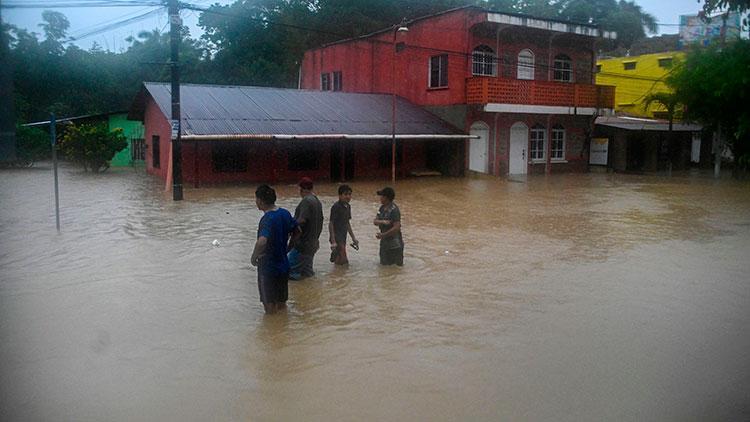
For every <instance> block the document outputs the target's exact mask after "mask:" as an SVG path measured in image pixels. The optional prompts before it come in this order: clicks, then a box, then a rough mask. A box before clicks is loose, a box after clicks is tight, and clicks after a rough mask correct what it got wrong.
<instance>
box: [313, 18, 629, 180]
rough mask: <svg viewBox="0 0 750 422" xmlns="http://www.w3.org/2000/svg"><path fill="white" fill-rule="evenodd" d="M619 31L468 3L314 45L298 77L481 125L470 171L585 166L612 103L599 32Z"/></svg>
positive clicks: (473, 128)
mask: <svg viewBox="0 0 750 422" xmlns="http://www.w3.org/2000/svg"><path fill="white" fill-rule="evenodd" d="M615 36H616V34H614V33H610V32H605V31H601V30H599V29H598V27H596V26H593V25H587V24H574V23H570V22H563V21H555V20H549V19H538V18H534V17H530V16H523V15H517V14H510V13H500V12H492V11H488V10H485V9H482V8H478V7H473V6H468V7H462V8H458V9H452V10H448V11H446V12H442V13H438V14H434V15H430V16H425V17H422V18H418V19H415V20H412V21H410V22H405V23H402V24H401V25H397V26H394V27H392V28H388V29H384V30H382V31H379V32H376V33H373V34H370V35H365V36H362V37H358V38H353V39H348V40H343V41H339V42H335V43H331V44H328V45H324V46H322V47H320V48H316V49H313V50H309V51H307V52H306V53H305V56H304V60H303V63H302V69H301V72H302V75H301V84H302V88H306V89H320V90H331V91H347V92H360V93H395V94H396V95H398V96H400V97H404V98H405V99H407V100H409V101H410V102H412V103H415V104H417V105H420V106H422V107H424V108H426V109H428V110H429V111H431V112H432V113H434V114H436V115H438V116H440V117H441V118H443V119H444V120H446V121H448V122H450V123H452V124H453V125H454V126H456V127H459V128H465V130H466V131H467V132H470V134H471V135H476V136H475V137H474V138H473V139H469V140H466V141H465V142H466V151H467V153H466V154H465V166H466V168H467V169H468V170H471V171H476V172H480V173H489V174H495V175H505V174H526V173H540V172H547V173H550V172H559V171H585V170H586V169H587V163H588V141H587V138H588V137H589V136H590V133H591V132H592V130H593V122H594V119H595V117H596V115H601V114H604V113H606V112H607V111H608V110H611V109H612V108H613V106H614V87H611V86H599V85H596V84H595V83H594V69H595V64H596V57H595V54H596V53H595V47H594V46H595V41H596V40H597V38H599V37H605V38H613V37H615ZM396 120H398V112H397V115H396Z"/></svg>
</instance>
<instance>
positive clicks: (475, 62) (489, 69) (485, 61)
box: [471, 45, 497, 76]
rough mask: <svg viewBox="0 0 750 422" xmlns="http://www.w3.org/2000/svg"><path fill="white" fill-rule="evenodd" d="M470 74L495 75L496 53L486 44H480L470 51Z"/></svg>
mask: <svg viewBox="0 0 750 422" xmlns="http://www.w3.org/2000/svg"><path fill="white" fill-rule="evenodd" d="M471 57H472V59H471V74H472V75H475V76H495V75H497V55H496V54H495V51H494V50H493V49H491V48H490V47H487V46H486V45H480V46H479V47H477V48H475V49H474V51H472V52H471Z"/></svg>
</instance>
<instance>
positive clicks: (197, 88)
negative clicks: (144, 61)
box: [129, 82, 466, 138]
mask: <svg viewBox="0 0 750 422" xmlns="http://www.w3.org/2000/svg"><path fill="white" fill-rule="evenodd" d="M170 88H171V86H170V85H169V84H167V83H153V82H146V83H144V87H143V90H142V91H141V93H140V94H139V95H138V97H137V98H136V101H135V103H134V104H133V107H132V108H131V110H130V114H129V117H130V118H131V119H136V120H140V119H142V118H143V110H144V109H145V101H146V95H145V94H148V95H150V96H151V97H152V98H153V99H154V101H155V102H156V104H157V105H158V106H159V108H160V110H161V112H162V113H163V114H164V115H165V116H166V117H167V118H169V116H170V115H171V99H170ZM180 103H181V104H180V105H181V110H180V111H181V114H182V134H183V136H184V135H187V136H190V135H203V136H206V135H208V136H210V135H258V136H264V135H267V136H275V135H305V136H310V135H323V136H325V135H354V136H363V135H381V136H382V135H389V134H391V96H390V95H388V94H355V93H344V92H330V91H312V90H297V89H282V88H262V87H252V86H224V85H197V84H183V85H182V86H181V89H180ZM396 116H397V117H396V134H397V135H439V136H440V137H447V136H455V137H456V138H459V137H466V135H465V134H464V132H462V131H460V130H459V129H457V128H455V127H453V126H451V125H450V124H448V123H447V122H445V121H443V120H442V119H440V118H438V117H437V116H435V115H433V114H432V113H430V112H428V111H426V110H424V109H422V108H420V107H418V106H416V105H414V104H412V103H410V102H409V101H407V100H405V99H403V98H400V97H398V98H397V105H396Z"/></svg>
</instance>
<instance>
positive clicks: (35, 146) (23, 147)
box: [16, 126, 52, 163]
mask: <svg viewBox="0 0 750 422" xmlns="http://www.w3.org/2000/svg"><path fill="white" fill-rule="evenodd" d="M51 155H52V141H50V137H49V134H48V133H47V132H45V131H43V130H42V129H39V128H35V127H24V126H18V127H16V156H17V157H18V160H19V161H24V162H28V163H33V162H34V161H39V160H44V159H46V158H49V157H50V156H51Z"/></svg>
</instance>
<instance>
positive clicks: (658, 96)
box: [643, 92, 682, 172]
mask: <svg viewBox="0 0 750 422" xmlns="http://www.w3.org/2000/svg"><path fill="white" fill-rule="evenodd" d="M652 104H659V105H661V106H662V107H664V108H665V109H666V111H667V119H668V120H669V132H667V147H668V150H669V171H670V172H671V171H672V151H674V148H673V145H672V143H673V142H674V141H673V139H674V134H673V132H672V127H673V125H674V119H675V117H677V115H678V114H679V113H681V112H682V103H681V102H680V99H679V98H678V97H677V95H675V94H674V93H673V92H654V93H651V94H648V95H647V96H646V98H644V100H643V108H644V109H645V110H648V108H649V107H650V106H651V105H652Z"/></svg>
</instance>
